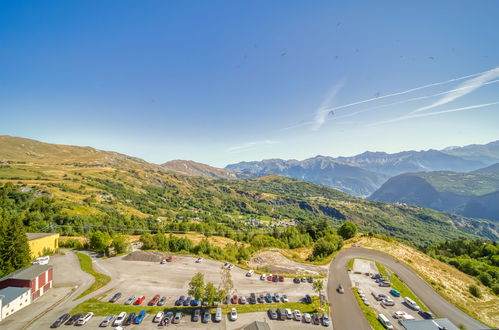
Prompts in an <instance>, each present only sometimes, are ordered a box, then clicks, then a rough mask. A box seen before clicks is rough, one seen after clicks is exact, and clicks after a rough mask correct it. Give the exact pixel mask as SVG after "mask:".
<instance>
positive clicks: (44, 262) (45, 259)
mask: <svg viewBox="0 0 499 330" xmlns="http://www.w3.org/2000/svg"><path fill="white" fill-rule="evenodd" d="M49 261H50V257H49V256H45V257H39V258H36V259H35V261H33V262H32V264H33V265H47V264H48V263H49Z"/></svg>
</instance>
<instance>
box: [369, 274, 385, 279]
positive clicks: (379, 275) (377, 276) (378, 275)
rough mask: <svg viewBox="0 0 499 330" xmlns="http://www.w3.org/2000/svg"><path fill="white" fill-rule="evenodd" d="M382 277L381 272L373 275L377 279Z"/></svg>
mask: <svg viewBox="0 0 499 330" xmlns="http://www.w3.org/2000/svg"><path fill="white" fill-rule="evenodd" d="M380 277H383V276H382V275H381V274H374V275H373V276H371V278H372V279H374V280H375V279H377V278H380Z"/></svg>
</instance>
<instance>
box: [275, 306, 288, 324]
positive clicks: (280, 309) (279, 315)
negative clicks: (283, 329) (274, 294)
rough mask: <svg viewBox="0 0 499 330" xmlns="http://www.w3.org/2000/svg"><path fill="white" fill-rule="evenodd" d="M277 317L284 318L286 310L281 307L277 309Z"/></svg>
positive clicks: (282, 319)
mask: <svg viewBox="0 0 499 330" xmlns="http://www.w3.org/2000/svg"><path fill="white" fill-rule="evenodd" d="M277 318H278V319H279V320H281V321H284V320H286V311H285V310H284V309H283V308H278V309H277Z"/></svg>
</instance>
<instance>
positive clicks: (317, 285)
mask: <svg viewBox="0 0 499 330" xmlns="http://www.w3.org/2000/svg"><path fill="white" fill-rule="evenodd" d="M312 289H313V290H314V292H316V293H317V294H318V295H319V302H320V305H321V306H322V297H320V292H321V291H322V290H324V282H323V281H322V280H315V281H314V282H313V283H312Z"/></svg>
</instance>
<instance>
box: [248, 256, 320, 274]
mask: <svg viewBox="0 0 499 330" xmlns="http://www.w3.org/2000/svg"><path fill="white" fill-rule="evenodd" d="M247 265H248V266H249V267H251V268H254V269H258V270H262V271H265V272H269V273H277V274H289V275H311V276H317V275H326V274H327V271H328V266H316V265H310V264H305V263H299V262H296V261H293V260H290V259H288V258H286V257H284V256H283V255H282V254H281V253H279V252H277V251H262V252H257V253H256V254H254V255H253V257H252V258H251V260H249V261H248V262H247Z"/></svg>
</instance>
